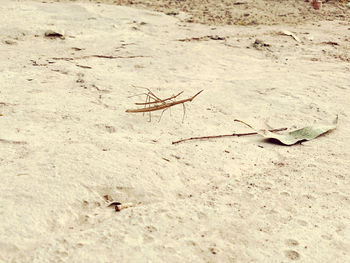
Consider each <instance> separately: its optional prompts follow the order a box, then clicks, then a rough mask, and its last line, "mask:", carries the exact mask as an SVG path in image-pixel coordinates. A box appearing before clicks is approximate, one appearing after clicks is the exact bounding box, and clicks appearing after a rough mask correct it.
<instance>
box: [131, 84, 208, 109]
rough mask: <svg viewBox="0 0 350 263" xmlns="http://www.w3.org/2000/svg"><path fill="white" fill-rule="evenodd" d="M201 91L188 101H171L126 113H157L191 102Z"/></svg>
mask: <svg viewBox="0 0 350 263" xmlns="http://www.w3.org/2000/svg"><path fill="white" fill-rule="evenodd" d="M202 91H203V90H201V91H200V92H198V93H197V94H195V95H194V96H192V97H191V98H188V99H183V100H178V101H173V102H164V103H163V104H161V105H156V106H153V107H149V108H143V109H128V110H126V112H131V113H137V112H150V111H157V110H162V109H165V108H169V107H172V106H175V105H178V104H181V103H185V102H191V101H192V100H193V99H194V98H195V97H197V96H198V95H199V94H200V93H201V92H202Z"/></svg>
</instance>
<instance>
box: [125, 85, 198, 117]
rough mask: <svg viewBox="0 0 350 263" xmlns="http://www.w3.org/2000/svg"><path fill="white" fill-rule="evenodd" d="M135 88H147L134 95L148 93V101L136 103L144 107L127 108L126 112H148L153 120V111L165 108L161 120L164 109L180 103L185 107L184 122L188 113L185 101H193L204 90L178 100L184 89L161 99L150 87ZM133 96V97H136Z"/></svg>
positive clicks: (164, 109)
mask: <svg viewBox="0 0 350 263" xmlns="http://www.w3.org/2000/svg"><path fill="white" fill-rule="evenodd" d="M133 87H135V88H143V89H145V90H147V91H148V92H147V93H141V94H137V95H134V96H138V95H143V94H144V95H146V101H145V102H137V103H135V104H136V105H139V106H144V107H143V108H139V109H127V110H126V112H130V113H138V112H142V113H143V114H144V113H146V112H148V113H149V121H151V112H152V111H158V110H163V111H162V113H161V115H160V117H159V121H160V120H161V118H162V116H163V113H164V111H166V110H167V109H169V108H170V107H172V106H175V105H178V104H182V107H183V112H184V113H183V117H182V122H183V121H184V119H185V114H186V106H185V103H186V102H191V101H192V100H193V99H194V98H195V97H197V96H198V95H199V94H200V93H201V92H202V91H203V90H201V91H199V92H197V93H196V94H195V95H194V96H192V97H190V98H187V99H182V100H176V98H177V97H179V96H180V95H181V94H182V93H183V91H181V92H180V93H178V94H176V95H173V96H170V97H168V98H166V99H161V98H159V97H158V96H157V95H155V94H154V93H153V92H152V91H151V90H150V89H148V88H144V87H136V86H133ZM134 96H131V97H134Z"/></svg>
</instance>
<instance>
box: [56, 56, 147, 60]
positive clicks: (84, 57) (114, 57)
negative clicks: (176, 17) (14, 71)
mask: <svg viewBox="0 0 350 263" xmlns="http://www.w3.org/2000/svg"><path fill="white" fill-rule="evenodd" d="M148 57H149V56H142V55H141V56H105V55H87V56H81V57H72V58H69V57H54V58H51V59H53V60H66V61H71V60H76V59H86V58H109V59H118V58H148Z"/></svg>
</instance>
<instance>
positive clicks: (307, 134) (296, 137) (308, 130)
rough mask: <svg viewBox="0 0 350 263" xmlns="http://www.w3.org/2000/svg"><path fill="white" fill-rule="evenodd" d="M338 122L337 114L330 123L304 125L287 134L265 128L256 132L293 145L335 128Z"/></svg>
mask: <svg viewBox="0 0 350 263" xmlns="http://www.w3.org/2000/svg"><path fill="white" fill-rule="evenodd" d="M337 123H338V116H337V117H336V118H335V120H334V121H333V123H332V124H331V125H314V126H309V127H304V128H302V129H298V130H295V131H292V132H289V133H287V134H277V133H273V132H269V131H267V130H260V131H258V134H260V135H262V136H264V137H265V138H267V139H276V140H278V141H279V142H281V143H283V144H285V145H293V144H296V143H297V142H300V141H309V140H312V139H315V138H316V137H318V136H320V135H322V134H324V133H326V132H328V131H330V130H333V129H335V128H336V126H337Z"/></svg>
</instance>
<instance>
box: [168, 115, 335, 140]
mask: <svg viewBox="0 0 350 263" xmlns="http://www.w3.org/2000/svg"><path fill="white" fill-rule="evenodd" d="M235 121H237V122H241V123H243V124H244V125H246V126H248V127H249V128H251V129H254V128H253V127H252V126H251V125H249V124H247V123H245V122H244V121H241V120H237V119H236V120H235ZM337 123H338V116H337V117H336V118H335V120H334V121H333V123H332V124H331V125H313V126H308V127H304V128H302V129H298V130H294V131H291V132H289V133H286V134H278V133H276V132H279V131H284V130H287V128H281V129H271V130H264V129H261V130H256V129H254V130H255V132H250V133H232V134H224V135H212V136H200V137H191V138H187V139H182V140H178V141H174V142H172V144H177V143H180V142H185V141H190V140H202V139H213V138H222V137H229V136H237V137H240V136H247V135H258V134H259V135H261V136H263V137H265V138H266V139H274V140H277V141H278V142H280V143H282V144H284V145H288V146H290V145H293V144H296V143H298V142H302V141H309V140H313V139H315V138H317V137H318V136H320V135H323V134H325V133H327V132H329V131H331V130H334V129H335V128H336V126H337Z"/></svg>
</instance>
